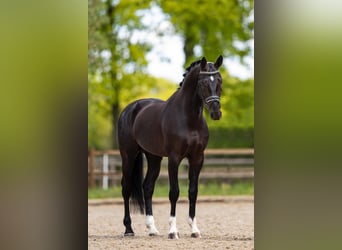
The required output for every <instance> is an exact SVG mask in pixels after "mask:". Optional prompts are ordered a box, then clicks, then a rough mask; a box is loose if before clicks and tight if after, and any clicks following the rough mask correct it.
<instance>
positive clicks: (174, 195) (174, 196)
mask: <svg viewBox="0 0 342 250" xmlns="http://www.w3.org/2000/svg"><path fill="white" fill-rule="evenodd" d="M178 197H179V187H176V188H171V189H170V192H169V199H170V201H177V200H178Z"/></svg>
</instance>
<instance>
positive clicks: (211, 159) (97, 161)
mask: <svg viewBox="0 0 342 250" xmlns="http://www.w3.org/2000/svg"><path fill="white" fill-rule="evenodd" d="M204 156H205V158H204V164H203V169H202V171H201V174H200V181H202V182H205V181H208V180H220V181H233V180H253V178H254V149H253V148H248V149H206V150H205V151H204ZM144 165H146V160H144ZM187 168H188V162H187V160H186V159H184V160H183V161H182V162H181V164H180V169H179V174H178V177H179V179H181V180H183V179H187V177H188V176H187ZM159 179H163V180H167V179H168V174H167V158H166V157H164V158H163V160H162V167H161V171H160V175H159ZM120 180H121V157H120V153H119V151H118V150H106V151H97V150H90V151H89V154H88V187H91V188H93V187H96V186H97V187H101V186H102V188H103V189H108V187H110V186H115V185H120Z"/></svg>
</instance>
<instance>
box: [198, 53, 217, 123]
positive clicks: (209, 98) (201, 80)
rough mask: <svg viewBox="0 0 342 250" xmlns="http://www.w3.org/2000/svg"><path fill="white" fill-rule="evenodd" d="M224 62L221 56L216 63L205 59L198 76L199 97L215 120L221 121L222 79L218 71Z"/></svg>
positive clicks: (202, 61)
mask: <svg viewBox="0 0 342 250" xmlns="http://www.w3.org/2000/svg"><path fill="white" fill-rule="evenodd" d="M222 60H223V58H222V56H219V57H218V58H217V59H216V62H215V63H210V62H209V63H208V62H207V60H206V59H205V57H203V58H202V60H201V64H200V72H199V76H198V85H197V86H198V95H199V96H200V98H201V99H202V100H203V102H204V103H205V105H206V106H207V108H208V110H209V113H210V117H211V118H212V119H213V120H219V119H220V118H221V114H222V113H221V110H220V107H221V106H220V96H221V91H222V78H221V75H220V72H219V71H218V69H219V68H220V66H221V65H222Z"/></svg>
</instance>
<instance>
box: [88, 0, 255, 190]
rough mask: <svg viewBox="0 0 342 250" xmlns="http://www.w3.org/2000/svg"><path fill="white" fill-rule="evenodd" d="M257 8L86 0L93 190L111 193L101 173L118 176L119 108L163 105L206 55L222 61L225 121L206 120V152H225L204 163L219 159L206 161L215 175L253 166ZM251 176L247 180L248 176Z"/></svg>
mask: <svg viewBox="0 0 342 250" xmlns="http://www.w3.org/2000/svg"><path fill="white" fill-rule="evenodd" d="M253 8H254V1H251V0H246V1H233V0H217V1H210V2H209V1H202V0H196V1H163V0H149V1H141V0H121V1H109V0H108V1H101V0H89V1H88V26H89V27H88V149H89V151H90V153H89V161H90V164H89V165H90V166H89V172H90V175H91V176H90V179H91V180H90V184H89V185H90V186H92V187H94V186H98V185H102V186H104V187H107V184H103V182H106V180H102V179H103V176H100V175H101V173H99V172H101V171H102V173H103V172H105V173H109V174H114V172H115V169H116V170H119V169H117V168H120V166H119V165H120V164H121V163H120V158H119V155H118V151H117V148H118V146H117V139H116V134H117V126H116V124H117V120H118V117H119V114H120V112H121V111H122V109H123V108H125V106H126V105H127V104H129V103H130V102H132V101H134V100H136V99H140V98H146V97H154V98H160V99H163V100H166V99H167V98H168V97H170V96H171V95H172V94H173V92H175V91H176V89H177V88H178V86H179V82H180V81H181V80H182V79H183V73H184V72H185V68H186V67H187V66H189V65H190V64H191V62H193V61H195V60H198V59H200V58H202V57H203V56H205V57H206V58H207V60H209V61H215V60H216V58H217V57H218V56H219V55H221V54H222V55H223V57H224V67H222V68H221V69H220V73H221V75H222V78H223V93H222V104H221V105H222V119H221V120H220V121H213V120H211V119H210V118H209V116H208V114H207V112H206V111H205V114H204V115H205V116H206V120H207V122H208V125H209V130H210V139H209V145H208V148H210V149H227V151H225V150H220V151H215V150H213V151H211V154H210V153H208V154H207V158H208V159H209V158H214V159H211V160H209V162H211V163H212V164H211V167H215V166H218V167H220V168H218V171H225V172H226V171H228V168H229V169H231V168H232V167H235V166H236V165H239V166H241V165H244V166H245V165H246V166H249V167H252V165H253V150H252V148H253V146H254V37H253V36H254V10H253ZM237 148H239V149H242V151H239V150H238V151H237V150H235V149H237ZM229 149H234V150H233V151H230V150H229ZM227 158H229V159H227ZM232 158H233V159H232ZM206 162H208V161H206ZM186 167H187V166H186V163H184V169H185V170H186ZM222 167H223V168H222ZM94 171H95V172H96V171H97V172H98V173H97V177H96V173H95V176H94V175H93V174H94ZM118 172H120V171H118ZM216 173H217V171H216ZM161 176H163V174H161ZM248 176H249V177H248V179H249V180H250V177H251V173H249V175H248ZM109 177H111V175H109ZM112 177H113V176H112ZM166 177H167V176H166ZM94 178H95V180H94ZM118 178H119V177H118ZM161 178H162V177H161ZM212 179H215V178H212ZM101 182H102V184H101ZM113 182H115V180H113V181H111V180H109V185H111V184H112V183H113ZM186 190H187V189H186ZM186 190H185V191H186Z"/></svg>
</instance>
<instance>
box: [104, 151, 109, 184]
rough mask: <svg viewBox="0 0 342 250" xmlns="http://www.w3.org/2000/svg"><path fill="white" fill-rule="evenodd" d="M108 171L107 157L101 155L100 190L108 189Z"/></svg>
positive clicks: (106, 155)
mask: <svg viewBox="0 0 342 250" xmlns="http://www.w3.org/2000/svg"><path fill="white" fill-rule="evenodd" d="M108 169H109V157H108V154H103V177H102V188H103V189H105V190H107V189H108Z"/></svg>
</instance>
